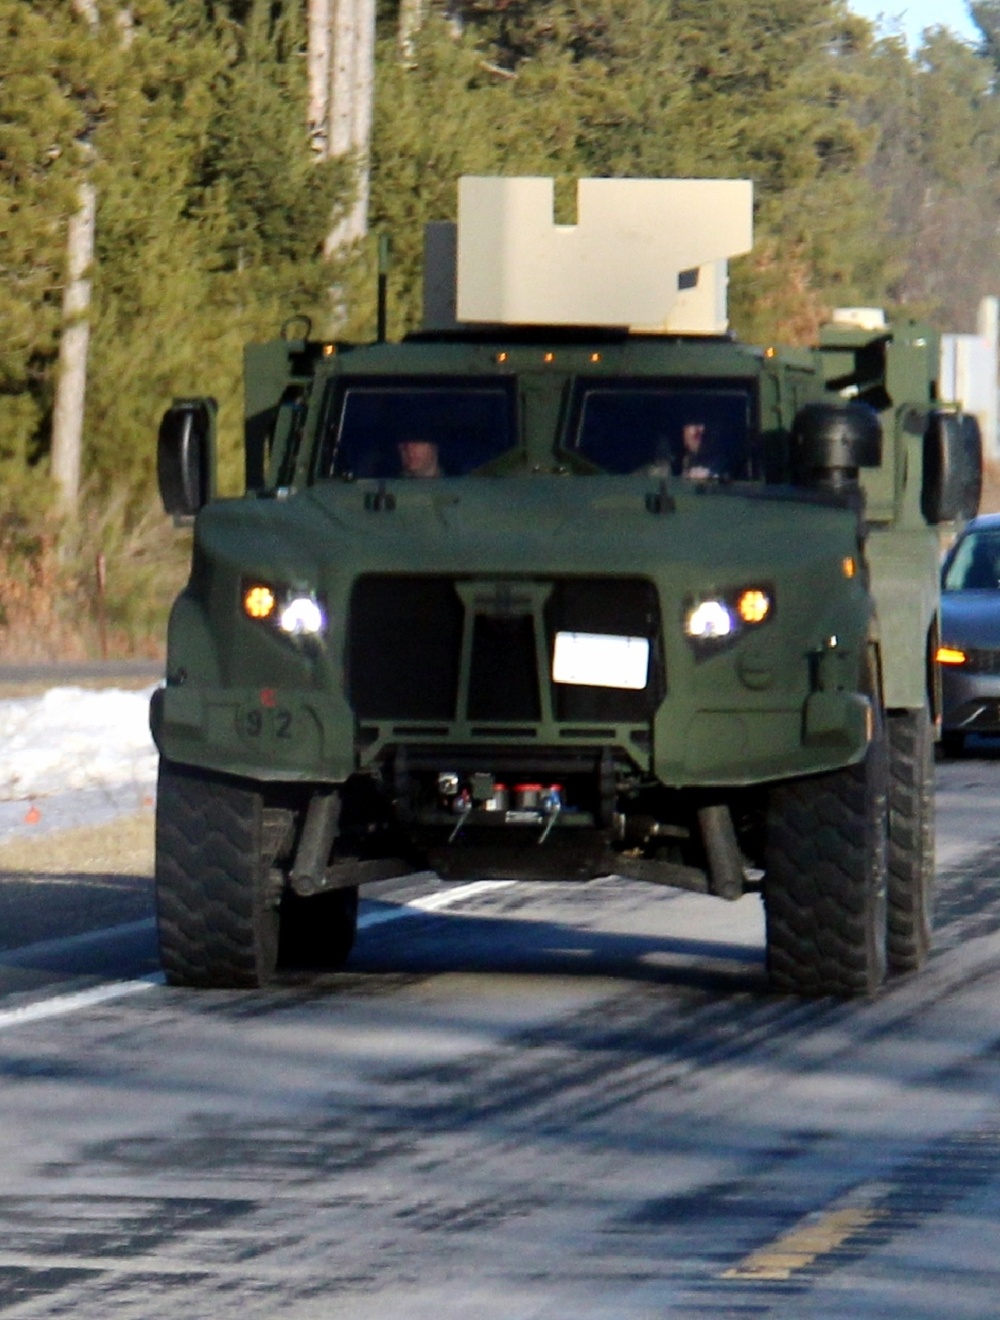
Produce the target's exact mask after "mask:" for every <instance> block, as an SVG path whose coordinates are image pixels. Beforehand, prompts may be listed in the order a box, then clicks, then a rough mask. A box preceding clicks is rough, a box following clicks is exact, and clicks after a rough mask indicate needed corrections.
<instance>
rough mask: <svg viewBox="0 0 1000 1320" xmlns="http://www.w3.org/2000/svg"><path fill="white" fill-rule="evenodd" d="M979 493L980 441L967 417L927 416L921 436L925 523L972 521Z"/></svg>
mask: <svg viewBox="0 0 1000 1320" xmlns="http://www.w3.org/2000/svg"><path fill="white" fill-rule="evenodd" d="M982 489H983V441H982V436H981V435H980V433H979V423H978V422H977V421H976V419H975V417H973V416H971V415H970V414H969V413H945V412H936V413H931V415H930V418H929V420H928V426H927V430H926V431H925V432H924V480H923V486H922V488H921V491H920V509H921V512H922V513H923V515H924V517H925V518H926V519H927V521H928V522H929V523H941V522H951V521H952V520H953V519H956V518H960V519H963V520H964V519H966V518H974V517H975V516H976V514H977V513H978V512H979V497H980V495H981V494H982Z"/></svg>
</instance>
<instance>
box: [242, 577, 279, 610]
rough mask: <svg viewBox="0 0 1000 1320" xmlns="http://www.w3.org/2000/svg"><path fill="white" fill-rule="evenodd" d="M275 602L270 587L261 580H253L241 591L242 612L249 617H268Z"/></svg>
mask: <svg viewBox="0 0 1000 1320" xmlns="http://www.w3.org/2000/svg"><path fill="white" fill-rule="evenodd" d="M277 603H278V602H277V600H276V599H275V595H274V592H273V591H272V590H271V588H270V587H265V586H264V585H263V583H261V582H255V583H254V584H253V586H250V587H247V588H246V590H245V591H244V592H243V613H244V614H245V615H246V616H247V618H249V619H269V618H270V617H271V615H272V614H273V613H274V609H275V606H276V605H277Z"/></svg>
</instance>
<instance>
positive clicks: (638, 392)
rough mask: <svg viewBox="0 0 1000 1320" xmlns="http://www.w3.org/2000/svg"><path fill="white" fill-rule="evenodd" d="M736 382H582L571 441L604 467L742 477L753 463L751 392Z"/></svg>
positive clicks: (622, 470) (699, 476) (751, 472)
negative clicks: (721, 384)
mask: <svg viewBox="0 0 1000 1320" xmlns="http://www.w3.org/2000/svg"><path fill="white" fill-rule="evenodd" d="M741 386H742V383H741V382H740V383H737V386H736V388H733V387H729V388H725V387H720V388H714V387H713V388H692V387H686V386H684V385H680V384H672V383H666V382H650V383H638V382H637V383H634V384H626V383H621V384H619V383H615V384H612V385H605V384H600V385H598V384H587V385H584V386H582V387H580V389H579V392H578V402H577V408H576V410H575V417H574V425H573V426H572V428H571V444H572V447H573V448H575V450H576V451H577V452H578V453H579V454H581V455H582V456H583V457H584V458H587V459H589V460H590V462H592V463H595V464H596V465H597V466H598V467H600V468H603V469H604V471H605V472H613V473H621V474H625V473H631V472H644V471H648V472H651V473H654V474H656V475H663V476H676V477H684V476H686V477H690V478H692V479H696V480H704V479H708V478H712V477H718V478H722V479H725V480H741V479H746V478H748V477H750V476H752V475H754V467H755V462H754V454H753V444H752V441H753V430H752V426H751V420H752V406H753V395H752V393H751V391H750V389H749V388H746V387H741Z"/></svg>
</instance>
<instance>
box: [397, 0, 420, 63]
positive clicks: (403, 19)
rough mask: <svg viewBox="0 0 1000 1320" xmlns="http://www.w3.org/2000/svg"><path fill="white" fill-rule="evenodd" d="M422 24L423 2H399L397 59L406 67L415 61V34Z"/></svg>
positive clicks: (417, 0) (409, 0) (404, 0)
mask: <svg viewBox="0 0 1000 1320" xmlns="http://www.w3.org/2000/svg"><path fill="white" fill-rule="evenodd" d="M423 23H424V0H399V27H398V35H397V41H398V43H399V58H400V59H401V60H402V61H403V63H404V64H405V65H407V66H408V67H412V66H413V64H414V63H415V61H416V51H417V47H416V41H417V33H418V32H419V31H420V29H421V27H423Z"/></svg>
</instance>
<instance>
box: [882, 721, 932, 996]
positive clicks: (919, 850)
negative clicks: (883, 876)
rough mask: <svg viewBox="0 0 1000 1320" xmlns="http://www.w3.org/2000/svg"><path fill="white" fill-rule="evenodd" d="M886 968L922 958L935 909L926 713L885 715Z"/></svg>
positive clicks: (908, 967) (905, 968)
mask: <svg viewBox="0 0 1000 1320" xmlns="http://www.w3.org/2000/svg"><path fill="white" fill-rule="evenodd" d="M888 730H889V882H888V935H887V947H888V953H889V970H890V971H891V972H913V971H916V970H917V968H919V967H922V966H923V965H924V963H925V962H926V961H927V955H928V954H929V953H930V948H931V928H932V924H933V914H934V731H933V727H932V725H931V720H930V712H929V711H928V710H927V709H926V707H923V708H921V709H920V710H907V711H900V712H899V713H897V714H894V715H890V717H889V720H888Z"/></svg>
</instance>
